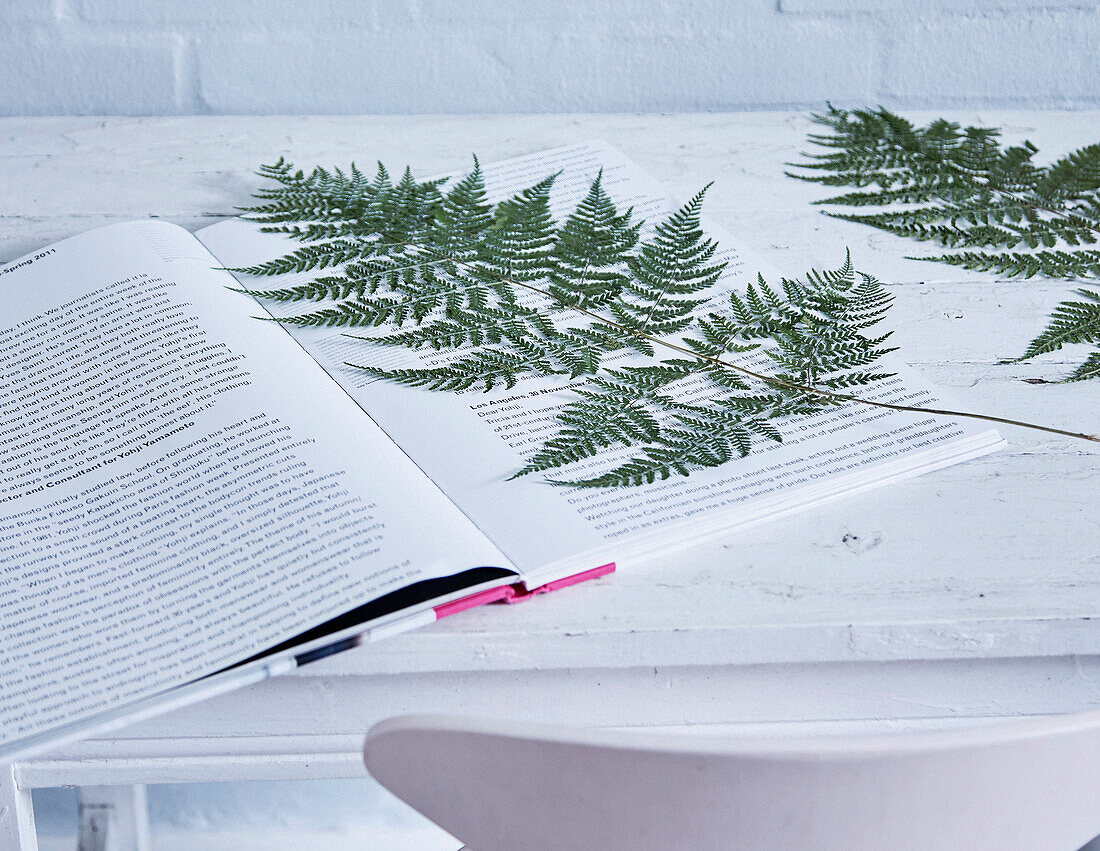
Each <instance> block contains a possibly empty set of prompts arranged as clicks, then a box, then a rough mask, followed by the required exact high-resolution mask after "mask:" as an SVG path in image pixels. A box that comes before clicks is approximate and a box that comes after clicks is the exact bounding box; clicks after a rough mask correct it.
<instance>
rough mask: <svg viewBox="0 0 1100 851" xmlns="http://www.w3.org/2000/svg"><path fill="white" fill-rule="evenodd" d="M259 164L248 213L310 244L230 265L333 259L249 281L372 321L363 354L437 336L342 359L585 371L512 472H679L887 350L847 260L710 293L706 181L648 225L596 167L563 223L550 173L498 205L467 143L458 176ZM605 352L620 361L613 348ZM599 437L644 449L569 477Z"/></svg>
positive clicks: (502, 373) (755, 433)
mask: <svg viewBox="0 0 1100 851" xmlns="http://www.w3.org/2000/svg"><path fill="white" fill-rule="evenodd" d="M261 174H262V175H263V176H265V177H267V178H269V179H270V180H271V181H273V182H274V184H275V186H274V187H272V188H268V189H265V190H263V191H262V192H261V193H259V195H258V199H259V201H260V202H261V203H259V204H257V205H256V206H254V207H250V208H248V209H247V210H246V214H247V215H246V217H247V218H250V219H252V220H253V221H256V222H258V223H260V224H261V226H262V227H263V228H264V229H265V230H269V231H273V232H278V233H283V234H286V235H287V236H290V237H292V238H294V239H295V240H297V241H298V242H299V243H301V245H300V246H299V247H298V248H296V250H294V251H291V252H290V253H288V254H287V255H286V256H285V257H282V258H279V259H276V260H273V261H270V262H267V263H263V264H258V265H256V266H252V267H249V268H247V269H243V270H237V271H243V272H246V273H250V274H253V275H257V276H266V275H277V274H284V273H288V272H289V273H302V272H318V271H320V272H323V274H319V275H315V276H314V277H313V278H312V279H310V280H305V281H302V280H299V281H297V282H295V283H294V284H293V285H292V286H286V287H282V288H268V289H261V288H256V289H250V290H246V292H250V293H251V294H252V295H254V296H257V297H259V298H261V299H265V300H269V301H272V302H277V303H282V304H284V305H287V306H290V309H291V310H293V309H295V308H296V307H297V306H298V305H301V306H302V311H301V312H297V313H288V314H286V315H282V316H281V317H279V318H278V319H277V321H279V322H284V323H287V324H292V325H298V326H306V327H330V328H342V329H347V330H349V331H350V330H351V329H362V330H361V331H359V332H357V333H356V334H349V336H353V337H356V338H358V339H360V340H361V341H362V343H363V346H364V349H363V351H364V353H365V354H367V355H369V352H370V350H371V348H372V347H373V348H375V349H377V348H378V347H388V348H395V349H401V350H407V351H416V350H428V351H431V352H434V353H441V355H440V356H436V357H433V360H432V364H433V365H428V366H424V365H419V364H416V363H415V362H414V363H413V364H412V365H410V366H403V367H400V368H389V369H384V368H381V367H379V366H375V365H372V364H371V363H370V362H369V361H370V358H369V356H368V357H364V358H363V359H362V361H363V362H362V363H358V364H349V366H356V367H357V368H359V369H362V370H364V371H365V372H367V373H368V374H370V375H372V376H375V377H377V378H378V379H383V380H387V381H391V382H395V383H398V384H403V385H406V386H410V387H417V388H422V389H428V390H435V391H443V392H469V391H474V390H482V391H489V390H492V389H494V388H497V387H505V388H509V387H513V386H515V385H516V384H517V383H518V382H520V381H522V380H524V379H525V378H528V377H531V376H563V377H564V376H568V377H569V378H570V379H582V380H583V383H582V384H581V385H580V386H579V387H575V388H574V389H575V392H576V395H577V399H576V401H574V402H572V403H570V404H567V405H565V406H564V407H563V408H562V409H561V410H560V411H559V413H558V415H557V417H556V426H557V429H556V432H557V433H556V434H554V436H553V437H551V438H550V439H548V440H546V441H545V442H544V443H543V445H542V446H540V447H539V448H538V449H537V450H536V451H535V452H534V453H533V454H532V455H531V457H530V458H529V460H528V462H527V464H526V465H525V466H524V467H523V468H522V469H521V470H519V471H518V472H517V473H516V476H522V475H527V474H530V473H535V472H548V471H561V472H562V476H561V477H560V479H555V480H554V481H555V483H557V484H568V485H574V486H584V487H610V486H620V485H636V484H641V483H645V482H651V481H655V480H657V479H663V478H668V477H669V476H672V475H688V474H690V473H691V472H692V471H694V470H698V469H702V468H707V467H714V466H718V465H720V464H724V463H727V462H729V461H731V460H733V459H735V458H739V457H743V456H745V455H747V454H749V453H750V452H752V451H753V450H754V449H755V448H757V446H758V445H759V444H760V443H761V441H764V442H776V441H780V440H781V439H782V435H781V431H780V429H781V427H782V424H783V421H784V420H785V419H787V418H790V417H792V416H799V415H806V414H812V413H814V412H817V411H820V410H822V409H823V408H825V407H827V406H829V405H833V404H837V403H838V401H839V399H838V398H835V397H829V396H828V394H827V393H826V395H822V394H821V393H820V392H816V391H815V390H814V387H819V388H822V389H825V390H826V391H828V390H833V391H835V390H838V389H842V388H852V387H859V386H864V385H867V384H870V383H872V382H874V381H877V380H878V379H880V378H883V377H885V376H883V375H881V374H879V373H877V372H875V371H874V370H873V369H871V368H869V367H870V365H871V364H872V363H873V362H874V361H876V360H877V359H878V358H879V357H881V356H882V355H883V354H885V353H886V352H888V351H890V350H889V349H887V348H884V347H883V345H882V343H883V342H884V340H885V339H886V337H887V336H888V335H878V336H876V335H874V334H872V333H869V332H868V329H870V328H871V327H872V326H874V325H876V324H877V323H878V322H879V321H880V320H881V319H882V318H883V316H884V315H885V313H886V311H887V309H888V307H889V302H890V299H889V296H888V295H887V294H886V292H885V291H884V289H883V288H882V287H881V285H880V284H879V283H878V282H877V281H875V280H874V278H872V277H870V276H868V275H863V274H860V273H857V272H855V271H854V270H853V268H852V265H851V262H850V260H849V261H846V262H845V264H844V265H843V266H842V267H841V268H840V269H837V270H834V271H829V272H821V273H817V272H811V273H810V274H809V275H807V276H806V277H805V279H804V280H801V281H796V280H784V281H782V282H781V284H780V286H779V287H778V288H777V289H773V288H772V287H770V286H769V285H768V284H767V283H766V282H765V281H764V280H763V279H761V280H759V281H758V282H757V283H756V284H753V285H751V286H749V287H748V289H747V290H746V291H745V292H744V293H741V294H737V293H734V294H733V295H731V296H729V298H728V301H726V303H725V304H724V305H722V306H720V307H712V308H711V309H710V310H709V312H706V311H707V302H706V299H707V295H708V294H707V291H708V290H709V289H710V288H711V287H712V286H713V285H714V284H715V283H716V282H717V281H718V280H719V278H720V277H721V275H722V273H723V271H724V270H725V266H726V264H725V263H723V262H720V261H716V259H715V258H716V256H717V254H718V245H717V244H716V243H715V242H714V241H713V240H712V239H709V238H707V237H706V236H705V234H704V233H703V230H702V226H701V224H700V212H701V209H702V205H703V201H704V197H705V193H706V188H704V189H703V190H701V191H700V192H699V193H698V194H696V195H695V197H693V198H692V199H691V200H690V201H689V202H688V203H687V204H685V205H684V206H683V207H681V208H680V209H678V210H676V211H674V212H673V213H671V214H670V215H668V216H667V217H666V218H665V219H664V220H663V221H660V222H658V223H656V224H655V226H654V227H653V228H652V229H651V231H650V232H649V233H648V235H647V236H645V238H642V230H643V227H644V222H641V221H637V220H635V218H634V216H633V211H632V210H626V211H620V210H619V209H618V207H617V206H616V204H615V203H614V201H613V200H612V198H611V197H610V196H609V195H608V194H607V191H606V189H605V188H604V185H603V177H602V174H598V175H597V176H596V177H595V179H594V180H593V181H592V183H591V185H590V187H589V189H588V191H587V193H586V194H585V195H584V197H583V198H581V199H580V200H579V203H578V204H577V205H576V207H575V208H574V209H573V211H572V212H571V213H569V214H568V215H567V216H566V217H565V218H564V220H563V221H562V222H561V223H560V224H559V223H557V222H555V220H554V218H553V216H552V215H551V212H550V193H551V190H552V189H553V185H554V180H555V176H553V175H552V176H549V177H547V178H545V179H544V180H542V181H540V182H539V183H537V184H535V185H534V186H531V187H530V188H528V189H526V190H524V191H522V192H520V193H518V194H516V195H514V196H513V197H511V198H508V199H506V200H504V201H501V202H499V203H497V204H495V205H494V204H492V203H490V202H489V201H488V200H487V194H486V191H485V185H484V178H483V175H482V172H481V168H480V166H479V164H478V162H477V160H476V159H475V161H474V168H473V170H472V171H470V172H469V173H468V174H466V175H464V176H462V177H461V178H459V179H457V180H455V181H451V182H440V181H429V182H418V181H416V180H415V179H414V178H413V177H412V174H411V172H410V171H409V170H408V169H406V170H405V172H404V174H403V176H402V178H401V179H400V180H399V181H398V182H396V183H394V182H393V181H392V180H391V178H390V176H389V172H388V171H387V170H386V169H385V167H384V166H382V165H379V166H378V169H377V171H376V173H375V175H374V177H373V178H371V179H368V178H367V177H366V176H365V175H364V174H363V173H362V172H361V171H359V170H358V169H357V168H356V167H354V166H352V167H351V169H349V170H348V171H342V170H339V169H335V170H325V169H315V170H314V171H312V172H310V173H309V174H306V173H304V172H301V171H295V170H294V169H293V167H292V166H291V165H289V164H288V163H286V162H285V161H283V160H280V161H279V162H278V163H276V164H274V165H272V166H265V167H264V168H263V169H262V170H261ZM666 341H674V344H673V346H672V348H670V347H668V345H666ZM628 349H629V350H633V352H628V351H625V350H628ZM674 350H675V353H673V352H674ZM612 353H614V354H615V355H616V364H617V365H616V366H615V368H610V367H609V366H608V365H607V363H606V362H605V361H606V358H607V356H608V355H610V354H612ZM747 353H752V355H753V357H755V358H756V359H757V361H758V362H760V363H765V364H766V363H770V364H771V365H772V369H773V375H772V376H770V377H769V376H759V375H758V376H757V377H755V378H750V377H747V376H745V375H743V374H742V372H740V371H738V369H737V368H734V367H731V365H730V363H729V362H728V361H726V360H724V359H727V358H730V357H736V356H739V355H744V354H747ZM624 356H628V357H629V359H628V360H627V361H625V362H624V361H623V360H622V358H623V357H624ZM811 385H813V386H811ZM606 453H615V454H616V457H619V458H623V457H626V456H627V455H629V454H633V455H634V457H626V460H625V461H609V462H608V463H607V464H605V467H607V469H606V470H604V471H603V472H598V473H597V474H595V475H592V476H590V477H588V478H576V477H573V478H570V477H569V475H568V468H569V466H570V465H573V464H577V463H578V462H588V461H589V460H590V459H594V458H595V459H598V457H599V456H603V455H604V454H606Z"/></svg>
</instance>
